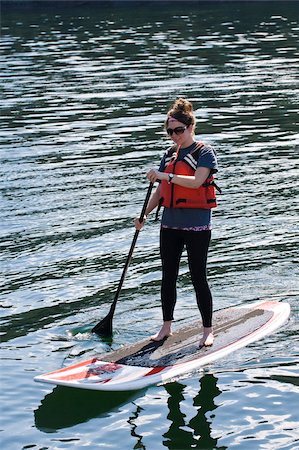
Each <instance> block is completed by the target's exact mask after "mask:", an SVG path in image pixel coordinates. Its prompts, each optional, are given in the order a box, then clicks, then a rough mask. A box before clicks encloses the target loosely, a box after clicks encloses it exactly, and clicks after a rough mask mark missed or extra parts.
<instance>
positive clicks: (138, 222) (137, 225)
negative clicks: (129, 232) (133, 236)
mask: <svg viewBox="0 0 299 450" xmlns="http://www.w3.org/2000/svg"><path fill="white" fill-rule="evenodd" d="M145 221H146V216H144V218H143V221H142V222H140V220H139V217H135V219H134V225H135V228H136V230H138V231H140V230H141V229H142V228H143V226H144V223H145Z"/></svg>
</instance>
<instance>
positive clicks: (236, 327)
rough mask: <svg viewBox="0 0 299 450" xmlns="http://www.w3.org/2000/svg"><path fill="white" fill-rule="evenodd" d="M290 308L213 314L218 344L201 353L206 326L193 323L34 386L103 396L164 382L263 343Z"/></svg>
mask: <svg viewBox="0 0 299 450" xmlns="http://www.w3.org/2000/svg"><path fill="white" fill-rule="evenodd" d="M289 314H290V305H289V304H288V303H279V302H270V301H269V302H259V303H254V304H251V305H249V306H236V307H232V308H226V309H222V310H219V311H215V313H214V318H213V322H214V326H213V328H214V335H215V342H214V344H213V346H212V347H203V348H201V349H199V348H198V342H199V340H200V331H201V324H200V322H199V321H198V322H193V323H192V324H191V325H189V326H185V327H183V328H181V329H179V330H177V331H175V332H174V333H173V335H172V336H170V337H168V338H167V339H165V340H163V341H160V342H154V341H151V340H149V339H147V340H143V341H141V342H138V343H136V344H133V345H129V346H124V347H122V348H120V349H118V350H116V351H113V352H110V353H106V354H103V355H100V356H98V357H94V358H92V359H89V360H87V361H82V362H79V363H78V364H74V365H72V366H69V367H65V368H63V369H60V370H57V371H55V372H50V373H47V374H44V375H40V376H37V377H35V378H34V380H35V381H40V382H44V383H50V384H55V385H63V386H70V387H75V388H82V389H92V390H99V391H129V390H135V389H141V388H144V387H146V386H149V385H152V384H157V383H161V382H165V381H167V380H169V379H171V378H173V377H176V376H178V375H183V374H186V373H188V372H191V371H192V370H195V369H198V368H199V367H201V366H203V365H206V364H209V363H211V362H213V361H215V360H217V359H219V358H222V357H223V356H225V355H228V354H229V353H231V352H233V351H235V350H237V349H239V348H242V347H245V346H246V345H248V344H250V343H252V342H254V341H258V340H259V339H261V338H263V337H264V336H266V335H267V334H270V333H271V332H273V331H275V330H276V329H277V328H279V327H280V326H281V325H282V324H283V323H284V322H285V321H286V320H287V318H288V317H289Z"/></svg>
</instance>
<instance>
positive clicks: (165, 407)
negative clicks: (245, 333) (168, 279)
mask: <svg viewBox="0 0 299 450" xmlns="http://www.w3.org/2000/svg"><path fill="white" fill-rule="evenodd" d="M270 3H271V5H270V4H268V3H255V4H254V7H253V4H251V3H248V4H246V3H245V4H242V3H230V2H224V3H217V4H213V3H211V4H208V3H200V4H198V3H192V4H188V6H187V5H186V4H185V5H184V4H182V3H176V2H172V3H171V4H168V5H163V4H159V6H158V5H157V4H155V5H154V6H153V5H151V4H142V5H138V6H136V5H132V4H125V5H119V4H116V3H112V4H110V5H109V6H107V5H105V4H104V3H103V4H96V3H93V4H85V5H84V4H81V3H80V4H79V3H78V4H76V5H75V6H74V5H73V6H71V7H70V6H69V7H66V6H63V5H57V4H52V6H49V5H44V6H40V7H34V8H32V7H28V8H21V9H20V7H19V6H18V7H17V8H12V7H7V6H4V7H3V11H2V38H1V50H2V56H1V73H2V81H1V84H2V92H3V94H2V96H3V98H4V101H3V103H2V117H1V136H2V137H1V153H0V155H1V169H0V170H1V194H2V196H1V248H2V256H1V268H2V284H1V306H2V311H1V317H2V319H1V330H2V345H1V372H2V374H1V388H2V389H1V397H2V399H1V405H2V410H1V426H0V429H1V434H0V436H1V443H2V448H4V449H5V450H15V449H16V450H17V449H29V448H33V449H68V448H70V449H73V448H88V449H97V448H103V449H104V448H109V449H120V448H121V449H124V450H129V449H134V448H135V449H137V448H138V449H147V450H153V449H154V450H159V449H164V448H169V449H184V450H185V449H191V448H198V449H199V448H200V449H209V450H210V449H233V448H241V449H242V450H244V449H245V450H247V449H254V450H256V449H269V450H274V449H277V450H282V449H284V450H294V449H295V448H298V446H299V434H298V420H299V415H298V337H297V336H298V334H297V325H296V318H298V306H297V300H298V293H299V286H298V278H297V277H298V267H297V259H296V258H297V255H298V253H297V252H298V250H297V248H298V241H297V240H296V238H297V236H298V216H297V214H298V197H297V198H296V193H297V191H296V186H297V187H298V184H297V183H298V179H296V177H297V176H298V141H299V138H298V129H297V127H296V122H297V121H298V119H297V117H298V116H297V114H298V106H297V105H298V91H299V90H298V61H299V55H298V34H299V33H298V32H299V25H298V5H297V4H296V3H297V2H270ZM177 95H185V96H187V97H188V98H189V99H191V100H192V101H193V102H194V106H195V108H196V113H197V117H198V125H197V134H198V138H200V139H203V140H204V141H205V142H208V143H210V144H212V145H214V146H215V148H216V149H217V151H218V157H219V164H220V168H221V170H220V172H219V177H218V183H219V185H220V186H221V187H222V190H223V195H222V196H221V197H219V204H220V206H219V208H218V210H217V211H216V212H215V214H214V231H213V242H212V245H211V251H210V257H209V278H210V282H211V288H212V290H213V295H214V302H215V309H220V308H224V307H228V306H231V305H235V304H247V303H250V302H252V301H256V300H258V299H260V300H266V299H272V300H273V299H275V300H281V301H288V302H289V303H290V305H291V308H292V313H291V318H290V320H289V321H288V323H287V324H286V325H285V326H284V327H282V328H281V329H280V330H279V331H278V332H277V333H275V334H273V335H271V336H269V337H267V338H265V339H264V340H262V341H260V342H257V343H254V344H252V345H250V346H249V347H247V348H245V349H243V350H240V351H238V352H236V353H235V354H233V355H232V356H231V357H227V358H225V359H223V360H221V361H218V362H216V363H214V364H212V365H210V366H209V367H206V368H205V369H204V370H201V371H198V372H196V373H192V374H189V375H188V376H186V377H185V378H180V379H177V380H173V381H172V382H170V383H167V384H165V385H161V386H153V387H150V388H148V389H146V390H143V391H136V392H133V393H132V392H131V393H115V394H109V395H108V394H102V393H94V392H86V391H82V392H80V391H76V390H72V389H66V388H54V389H53V388H52V387H50V386H46V385H40V384H36V383H34V382H33V377H34V376H35V375H37V374H40V373H42V372H47V371H50V370H53V369H56V368H59V367H61V366H63V365H66V364H70V363H73V362H75V361H79V360H80V359H86V358H88V357H90V356H91V355H92V356H93V355H95V354H97V353H100V352H103V351H108V350H109V349H112V350H113V349H116V348H118V347H119V346H121V345H124V344H126V343H127V342H134V341H136V340H139V339H142V338H144V337H146V336H148V334H149V333H150V332H151V331H152V332H154V331H156V330H157V329H158V327H159V325H160V317H161V316H160V307H159V281H160V261H159V255H158V232H159V225H158V224H157V223H155V222H154V221H153V220H152V219H151V220H149V221H148V223H147V226H146V228H145V230H144V231H143V232H142V233H140V236H139V238H138V242H137V247H136V249H135V253H134V257H133V260H132V263H131V266H130V270H129V272H128V274H127V277H126V280H125V285H124V287H123V290H122V294H121V299H120V300H119V302H118V306H117V311H116V315H115V320H114V329H115V332H114V337H113V341H112V342H107V341H106V342H105V341H102V340H101V339H99V338H98V337H96V336H91V335H90V333H89V332H88V330H89V328H90V325H92V324H95V323H96V322H97V321H98V320H100V319H101V318H103V317H104V316H105V315H106V313H107V312H108V309H109V306H110V304H111V301H112V300H113V296H114V293H115V290H116V287H117V284H118V281H119V278H120V275H121V271H122V268H123V265H124V261H125V258H126V255H127V253H128V250H129V247H130V244H131V240H132V237H133V234H134V230H133V227H132V219H133V218H134V217H135V215H137V214H138V213H139V212H140V211H141V207H142V203H143V200H144V197H145V193H146V189H147V185H148V183H147V180H146V178H145V172H146V171H147V170H148V169H149V168H150V167H153V166H156V165H157V164H158V163H159V160H160V157H161V155H162V153H163V151H164V149H165V147H166V146H167V145H168V140H167V137H166V136H165V133H164V131H163V126H162V125H163V120H164V117H165V112H166V111H167V109H168V106H169V105H170V103H171V102H172V100H173V99H174V98H175V97H176V96H177ZM196 314H197V309H196V305H195V300H194V296H193V291H192V288H191V286H190V281H189V277H188V270H187V262H186V259H185V258H184V259H183V261H182V267H181V274H180V280H179V300H178V305H177V308H176V326H179V325H183V324H185V323H188V321H190V318H193V317H194V316H195V315H196ZM78 327H79V330H81V333H78V334H76V335H75V336H74V335H73V334H72V333H71V332H70V331H72V330H75V329H78Z"/></svg>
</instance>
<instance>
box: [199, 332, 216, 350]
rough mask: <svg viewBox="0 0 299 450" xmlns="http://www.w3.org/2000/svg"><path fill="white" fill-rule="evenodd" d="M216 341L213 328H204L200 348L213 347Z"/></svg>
mask: <svg viewBox="0 0 299 450" xmlns="http://www.w3.org/2000/svg"><path fill="white" fill-rule="evenodd" d="M213 343H214V335H213V329H212V328H204V329H203V336H202V338H201V340H200V341H199V348H201V347H211V346H212V345H213Z"/></svg>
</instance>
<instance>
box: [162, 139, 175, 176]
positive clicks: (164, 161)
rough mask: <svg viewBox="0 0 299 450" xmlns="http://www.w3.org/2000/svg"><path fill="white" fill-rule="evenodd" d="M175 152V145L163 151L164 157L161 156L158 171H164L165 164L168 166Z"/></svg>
mask: <svg viewBox="0 0 299 450" xmlns="http://www.w3.org/2000/svg"><path fill="white" fill-rule="evenodd" d="M176 150H177V146H176V145H172V146H171V147H168V149H167V150H166V151H165V153H164V155H163V156H162V159H161V162H160V167H159V171H163V170H164V169H165V166H167V164H169V162H170V161H171V159H172V157H173V155H174V153H175V152H176Z"/></svg>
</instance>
